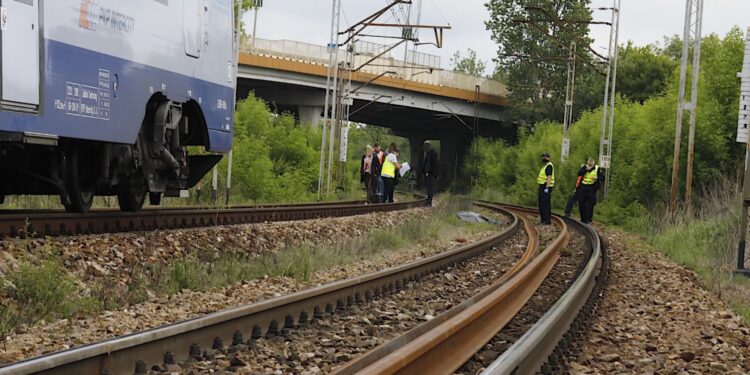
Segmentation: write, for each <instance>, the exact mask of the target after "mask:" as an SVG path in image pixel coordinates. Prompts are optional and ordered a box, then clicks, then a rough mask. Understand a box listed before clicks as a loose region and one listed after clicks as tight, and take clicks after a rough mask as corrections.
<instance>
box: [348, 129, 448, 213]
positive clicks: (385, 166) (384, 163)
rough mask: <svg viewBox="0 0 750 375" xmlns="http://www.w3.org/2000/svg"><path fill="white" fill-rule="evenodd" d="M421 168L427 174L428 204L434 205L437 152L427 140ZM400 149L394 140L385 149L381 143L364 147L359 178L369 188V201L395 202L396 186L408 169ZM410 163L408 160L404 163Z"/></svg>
mask: <svg viewBox="0 0 750 375" xmlns="http://www.w3.org/2000/svg"><path fill="white" fill-rule="evenodd" d="M422 148H423V151H424V154H423V158H422V168H421V170H420V171H419V173H420V174H421V175H423V177H424V181H425V187H426V188H427V205H429V206H432V198H433V196H434V191H433V188H434V184H435V177H436V175H437V170H438V169H437V168H438V159H437V153H436V152H435V151H434V150H432V145H431V144H430V142H429V141H426V142H425V143H424V144H423V146H422ZM400 154H401V150H399V148H398V147H397V146H396V144H395V143H391V144H390V145H389V146H388V149H387V150H386V151H383V150H381V148H380V144H378V143H375V144H373V145H372V146H369V145H368V146H367V147H366V148H365V152H364V155H363V156H362V162H361V165H360V169H359V174H360V181H361V182H362V183H363V184H364V186H365V190H366V191H367V201H368V202H371V203H393V202H394V200H393V196H394V192H395V190H396V185H398V184H399V181H400V179H401V178H402V177H404V176H403V175H405V174H406V173H408V171H409V170H410V167H409V168H405V165H403V164H402V163H400V162H399V156H400ZM404 164H407V165H408V163H404Z"/></svg>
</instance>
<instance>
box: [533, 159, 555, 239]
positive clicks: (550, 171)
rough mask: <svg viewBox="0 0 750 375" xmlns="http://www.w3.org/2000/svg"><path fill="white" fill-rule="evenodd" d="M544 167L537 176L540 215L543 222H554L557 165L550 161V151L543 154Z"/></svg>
mask: <svg viewBox="0 0 750 375" xmlns="http://www.w3.org/2000/svg"><path fill="white" fill-rule="evenodd" d="M542 164H543V166H542V169H541V170H540V171H539V176H537V178H536V183H537V185H539V216H540V217H541V218H542V224H545V225H550V224H552V189H554V187H555V166H554V165H553V164H552V162H551V161H550V156H549V153H547V152H545V153H544V154H542Z"/></svg>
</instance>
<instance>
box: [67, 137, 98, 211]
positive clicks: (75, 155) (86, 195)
mask: <svg viewBox="0 0 750 375" xmlns="http://www.w3.org/2000/svg"><path fill="white" fill-rule="evenodd" d="M80 154H81V152H80V149H79V148H72V149H71V151H70V152H68V153H67V157H66V159H65V196H63V197H62V203H63V206H65V211H67V212H78V213H84V212H88V210H89V209H91V204H92V203H94V185H95V181H94V179H93V178H90V177H88V176H87V175H86V173H85V169H86V166H85V165H83V166H82V165H81V164H82V163H85V158H83V157H81V156H80Z"/></svg>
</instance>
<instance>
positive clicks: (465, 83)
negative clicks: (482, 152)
mask: <svg viewBox="0 0 750 375" xmlns="http://www.w3.org/2000/svg"><path fill="white" fill-rule="evenodd" d="M354 48H355V54H354V61H353V65H354V66H360V65H362V64H363V63H364V62H366V61H368V60H370V59H372V58H373V57H374V56H376V55H378V54H379V53H380V52H382V51H383V50H384V49H385V48H387V46H383V45H379V44H374V43H357V44H355V46H354ZM345 55H346V54H345V53H343V52H342V53H341V54H340V56H342V59H343V56H345ZM328 58H329V53H328V49H327V48H326V47H325V46H319V45H314V44H308V43H302V42H295V41H289V40H265V39H260V38H255V39H253V38H246V39H243V41H242V46H241V53H240V60H239V61H240V67H239V80H238V90H237V95H238V97H239V98H244V97H247V95H248V92H249V91H251V90H252V91H254V92H255V95H256V96H258V97H260V98H263V99H265V100H267V101H269V102H271V103H273V104H274V105H275V106H276V107H277V108H278V109H279V110H282V111H288V112H291V113H294V114H295V115H296V116H298V118H299V119H300V121H302V122H309V123H318V122H319V121H320V120H321V119H322V116H323V111H324V105H325V103H324V102H325V88H326V75H327V69H328V67H327V64H328ZM407 60H408V62H406V63H405V62H404V61H403V60H397V59H395V58H393V57H391V56H389V55H388V54H386V55H384V56H382V57H380V58H378V59H375V60H374V61H372V63H371V64H369V65H367V66H365V67H364V68H362V69H361V70H360V71H357V72H354V73H352V77H351V79H352V86H351V91H350V93H349V95H348V97H349V98H351V110H350V120H351V121H354V122H359V123H364V124H371V125H377V126H382V127H387V128H390V129H392V130H393V132H394V134H396V135H398V136H401V137H405V138H408V139H409V143H410V149H411V151H412V155H410V159H409V160H412V161H419V160H420V159H421V151H420V150H421V143H422V142H424V141H425V140H428V139H429V140H439V141H440V145H441V149H440V152H441V155H440V157H441V165H442V167H443V171H442V173H443V175H444V177H445V178H443V179H442V181H443V182H442V184H441V185H443V186H445V185H446V184H448V183H450V182H451V181H452V180H453V178H454V177H455V176H456V174H457V173H458V170H459V169H460V168H461V166H462V164H463V156H464V155H465V154H466V151H467V150H468V148H469V145H470V144H471V139H472V135H473V126H474V122H475V118H476V120H477V124H478V133H479V134H480V135H484V136H490V137H501V138H505V139H509V140H512V139H513V138H514V137H515V135H516V129H515V127H514V126H512V125H511V124H509V123H507V122H505V121H504V109H505V108H506V107H507V105H508V100H507V97H506V96H507V89H506V87H505V86H504V85H503V84H502V83H500V82H498V81H494V80H491V79H486V78H481V77H474V76H469V75H465V74H460V73H455V72H452V71H446V70H442V69H440V58H439V57H438V56H434V55H428V54H423V53H416V52H411V51H410V52H409V53H408V54H407ZM341 62H343V60H342V61H341Z"/></svg>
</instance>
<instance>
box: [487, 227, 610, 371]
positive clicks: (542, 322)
mask: <svg viewBox="0 0 750 375" xmlns="http://www.w3.org/2000/svg"><path fill="white" fill-rule="evenodd" d="M568 224H571V226H572V227H574V228H576V230H577V231H579V232H580V233H582V234H584V235H585V236H586V237H587V238H588V239H589V241H590V245H591V248H592V251H591V255H590V257H589V260H588V262H587V263H586V264H585V266H584V268H583V270H582V271H581V272H580V273H579V276H578V278H577V279H576V280H575V282H574V283H573V284H572V285H571V286H570V288H568V290H567V291H566V292H565V294H563V295H562V297H560V298H559V299H558V300H557V302H556V303H555V304H554V305H553V306H552V308H551V309H550V310H548V311H547V313H545V314H544V316H542V317H541V318H540V319H539V320H538V321H537V323H536V324H534V326H532V327H531V329H529V330H528V331H527V332H526V333H525V334H524V335H523V336H522V337H521V338H520V339H519V340H518V341H516V342H515V343H514V344H513V345H512V346H511V347H510V348H508V350H506V351H505V352H504V353H503V354H502V355H501V356H500V357H498V358H497V360H495V361H494V362H493V363H492V364H491V365H490V366H489V367H487V368H486V369H485V370H484V372H482V375H503V374H534V373H537V372H539V371H540V370H541V369H542V366H543V365H544V364H545V362H547V358H548V357H549V356H550V354H551V353H552V352H553V350H554V349H555V348H556V347H557V346H558V343H559V342H560V341H561V339H562V338H563V336H564V335H565V334H566V333H567V332H569V328H570V327H571V325H572V324H573V322H574V320H576V319H577V317H579V312H580V311H581V310H582V309H583V308H584V305H586V304H587V303H590V302H591V301H592V297H594V298H596V295H595V293H592V291H594V290H595V289H594V288H595V286H596V285H597V283H598V282H599V281H601V276H602V268H603V259H604V251H603V246H602V241H601V238H600V237H599V235H598V234H597V233H596V231H595V230H593V229H592V228H591V227H590V226H587V225H584V224H582V223H580V222H578V221H574V220H570V219H568Z"/></svg>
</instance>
